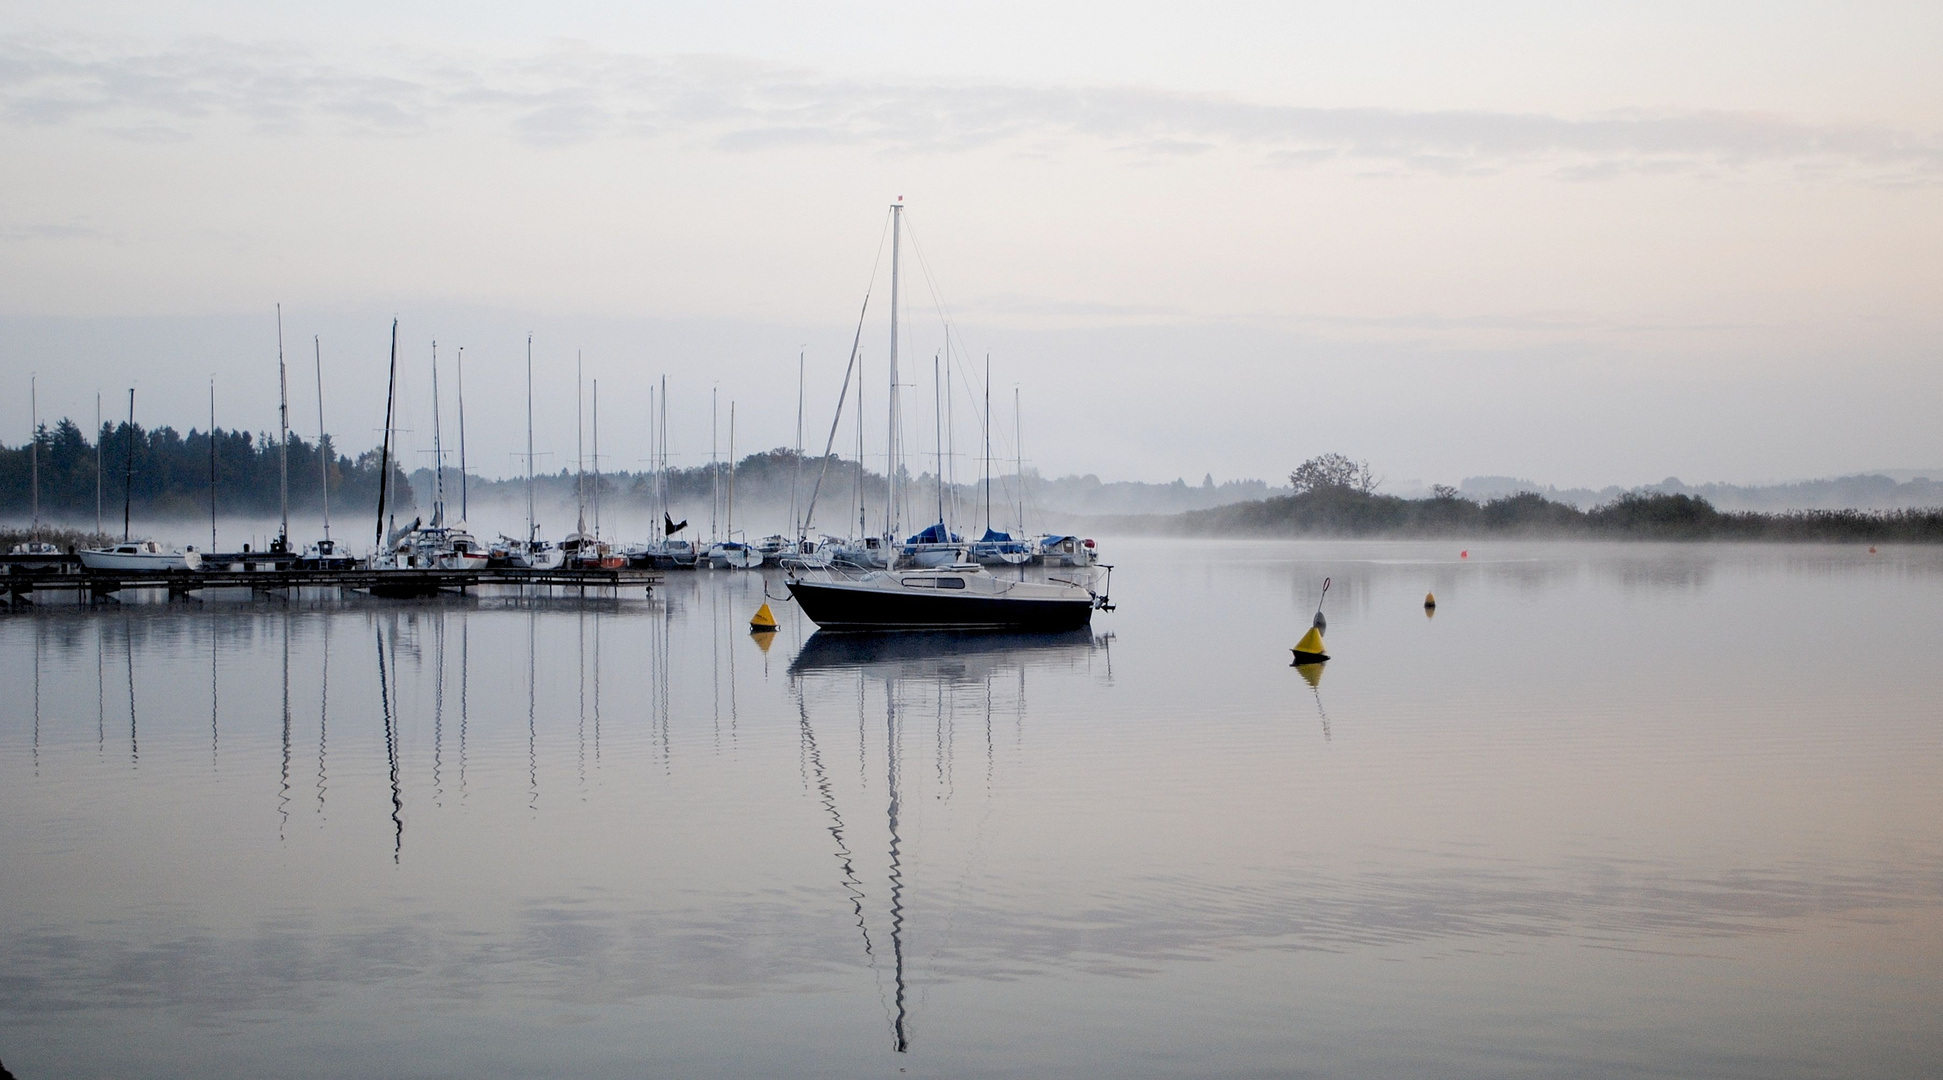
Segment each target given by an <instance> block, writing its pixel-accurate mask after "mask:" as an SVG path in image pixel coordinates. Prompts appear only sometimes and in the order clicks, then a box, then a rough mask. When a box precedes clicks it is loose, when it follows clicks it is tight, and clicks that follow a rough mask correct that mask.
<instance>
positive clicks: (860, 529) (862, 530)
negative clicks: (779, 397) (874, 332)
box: [857, 350, 870, 541]
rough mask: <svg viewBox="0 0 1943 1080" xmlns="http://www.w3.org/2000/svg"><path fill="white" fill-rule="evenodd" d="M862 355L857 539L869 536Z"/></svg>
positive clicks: (861, 362) (860, 356) (860, 355)
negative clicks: (865, 502) (866, 506)
mask: <svg viewBox="0 0 1943 1080" xmlns="http://www.w3.org/2000/svg"><path fill="white" fill-rule="evenodd" d="M865 513H866V511H865V509H864V354H863V352H862V350H859V351H858V353H857V539H858V540H859V541H861V540H862V539H863V538H864V537H866V536H868V535H870V530H869V529H868V528H867V527H866V526H865V525H864V517H865Z"/></svg>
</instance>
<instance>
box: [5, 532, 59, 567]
mask: <svg viewBox="0 0 1943 1080" xmlns="http://www.w3.org/2000/svg"><path fill="white" fill-rule="evenodd" d="M66 562H67V556H66V555H64V554H62V552H61V549H60V548H59V547H57V546H55V545H53V544H50V543H48V542H47V541H45V540H29V541H27V542H25V543H21V544H15V545H14V546H13V550H12V551H10V552H8V553H7V566H8V567H9V568H11V569H12V570H13V571H14V572H16V573H22V574H31V573H37V572H39V571H43V570H55V569H59V568H60V567H61V566H62V565H63V564H64V563H66Z"/></svg>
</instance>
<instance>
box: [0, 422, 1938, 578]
mask: <svg viewBox="0 0 1943 1080" xmlns="http://www.w3.org/2000/svg"><path fill="white" fill-rule="evenodd" d="M131 432H132V439H131ZM37 437H38V442H39V443H40V447H39V465H38V468H39V473H40V500H39V502H40V510H41V515H42V518H43V521H44V522H45V523H46V525H45V526H44V527H43V529H42V530H41V534H40V535H41V536H43V537H44V536H46V535H48V534H50V533H53V532H55V531H58V530H59V529H60V528H61V527H60V526H59V525H56V524H55V522H59V521H65V522H67V523H75V522H78V521H80V520H82V519H84V518H86V517H87V516H88V515H90V514H92V513H93V512H94V511H95V508H96V505H97V503H96V500H97V490H99V492H100V494H99V498H100V501H101V503H102V504H103V507H104V509H107V510H113V511H119V508H120V503H121V502H122V499H123V493H124V488H125V487H126V486H128V485H126V484H125V477H126V475H127V467H128V455H129V451H130V444H131V442H132V444H133V456H134V477H133V479H134V482H133V484H132V488H133V490H132V492H131V494H132V496H133V497H132V500H131V501H132V503H133V507H134V510H135V512H136V513H138V514H140V515H142V516H143V517H145V518H148V519H151V522H152V519H154V518H155V517H157V516H161V517H166V518H181V519H184V520H187V519H190V518H198V517H201V516H204V515H206V514H207V513H208V506H209V486H210V478H209V455H210V437H209V435H208V433H206V432H200V431H197V430H195V429H193V428H192V429H190V431H189V432H188V433H187V434H186V435H184V434H180V433H178V432H176V431H175V430H174V429H173V428H169V427H166V426H165V427H159V428H154V429H144V428H142V427H141V426H140V425H137V426H135V427H134V428H133V429H130V428H129V426H128V425H127V424H126V423H118V424H104V425H102V428H101V430H100V431H99V432H98V433H97V436H96V438H95V439H94V440H90V439H89V438H88V436H87V433H86V432H84V431H83V430H82V429H81V428H80V427H79V426H78V425H76V424H74V423H73V422H72V421H69V420H65V419H64V420H62V421H60V422H59V423H58V424H56V425H54V426H52V427H48V426H45V425H43V426H42V427H41V428H40V429H39V431H38V432H37ZM215 442H216V447H215V449H216V459H217V475H216V499H217V503H218V504H219V506H220V508H221V511H222V513H223V514H224V515H226V516H227V515H236V514H243V515H252V514H254V515H258V516H261V515H265V514H273V513H274V512H275V510H276V507H277V505H278V492H279V487H278V458H279V454H278V447H277V442H276V438H275V437H274V435H252V434H251V433H249V432H245V431H224V430H222V429H220V428H218V429H217V430H216V439H215ZM97 445H98V446H99V447H100V449H101V451H102V455H101V459H100V464H101V478H100V481H99V483H100V487H99V489H97V487H96V484H97V481H96V473H95V470H96V461H97V458H96V456H95V454H96V447H97ZM320 459H321V461H320ZM377 459H378V452H377V450H376V449H372V450H367V451H365V452H363V453H361V454H359V455H357V456H356V457H355V458H351V457H348V456H344V455H342V454H340V453H339V452H338V451H337V450H336V448H335V447H333V446H332V444H331V441H330V439H329V437H328V436H326V437H325V438H323V439H321V440H319V441H318V442H306V441H305V440H304V439H303V438H302V437H300V436H298V435H296V433H294V432H293V433H292V434H291V439H290V505H291V507H292V509H294V510H312V509H314V508H315V507H316V506H317V505H318V503H319V501H320V500H319V495H320V488H321V484H320V482H319V481H320V473H321V472H322V470H321V469H320V464H322V462H325V461H327V462H329V470H328V471H329V477H330V488H331V501H332V504H333V509H338V508H340V507H341V508H342V509H341V513H343V514H344V515H345V516H346V517H348V518H357V517H359V516H361V515H363V514H364V513H365V512H366V511H367V510H368V508H369V507H370V506H372V505H373V504H374V502H375V500H376V497H377V489H378V483H377V479H378V461H377ZM799 470H800V471H799ZM31 472H32V463H31V461H30V447H29V446H28V445H22V446H18V447H14V446H6V445H0V511H4V512H5V513H6V514H7V515H8V516H10V517H18V518H24V517H26V516H27V513H26V512H27V510H28V508H29V505H30V502H31V499H30V474H31ZM730 475H733V476H734V480H733V481H732V482H733V483H734V484H735V485H736V486H737V490H738V503H744V504H745V505H748V506H749V507H750V510H751V512H753V513H761V512H762V510H763V509H765V508H766V509H769V510H774V509H775V508H777V507H783V506H788V505H791V492H792V488H795V487H797V486H798V485H801V487H802V488H808V487H809V486H811V484H812V482H813V480H814V478H815V477H817V476H818V475H823V476H824V479H825V484H824V497H825V499H826V500H827V502H826V511H827V512H826V513H825V514H823V515H822V518H823V520H824V521H829V522H832V523H834V521H835V520H843V519H844V515H845V513H846V511H845V510H844V509H843V508H844V507H846V506H848V505H849V504H850V501H851V495H852V492H853V491H854V490H855V488H856V483H857V465H856V462H855V461H851V460H846V459H844V458H842V457H841V456H838V455H832V456H831V457H830V458H829V460H828V461H827V462H825V460H824V459H823V458H821V457H810V456H808V455H805V456H803V457H802V458H801V459H800V462H799V458H798V457H797V455H796V454H795V453H794V452H792V451H790V450H788V449H785V448H777V449H774V450H769V451H763V452H758V453H754V454H750V455H748V456H746V457H744V458H742V459H741V460H739V461H735V462H733V463H731V462H728V461H723V462H721V463H720V464H719V465H709V464H696V465H691V466H687V467H678V468H671V469H669V470H668V472H667V474H666V477H665V480H666V483H667V487H668V498H669V502H670V504H671V509H673V510H674V512H675V514H676V516H677V517H681V516H688V517H695V516H696V515H697V514H698V513H700V514H702V515H706V513H707V506H708V505H709V504H710V503H711V502H712V501H713V500H715V499H716V498H718V497H719V493H720V489H721V487H722V485H723V484H724V483H725V482H729V481H728V478H729V476H730ZM469 480H470V483H471V485H472V486H471V498H472V501H473V502H475V503H480V504H483V505H490V504H492V503H495V502H497V503H503V504H505V505H507V506H512V505H515V504H518V503H523V501H524V492H525V480H524V478H513V479H488V478H485V477H481V476H478V475H476V474H475V475H472V476H471V477H470V478H469ZM992 481H993V486H994V493H993V494H994V496H995V501H996V503H997V504H998V505H1000V506H1006V507H1011V506H1014V505H1017V504H1018V503H1019V502H1021V501H1022V502H1024V503H1026V504H1029V506H1030V507H1031V509H1032V517H1033V518H1035V519H1038V520H1039V521H1042V522H1044V523H1045V524H1046V525H1048V526H1053V527H1060V528H1065V529H1067V530H1069V531H1070V530H1072V529H1078V528H1082V527H1083V528H1085V529H1088V530H1091V531H1094V532H1099V533H1109V534H1111V533H1120V534H1126V535H1147V536H1181V537H1223V536H1227V537H1327V538H1341V539H1432V538H1446V539H1448V538H1462V537H1471V536H1505V537H1522V538H1532V539H1539V538H1556V539H1575V538H1576V539H1637V540H1749V541H1758V540H1772V541H1800V542H1817V541H1819V542H1837V543H1856V542H1859V543H1943V506H1938V507H1917V508H1903V509H1893V510H1861V509H1816V510H1780V511H1758V510H1721V509H1719V508H1718V507H1716V506H1714V505H1713V504H1712V503H1710V502H1709V501H1708V500H1707V499H1706V498H1704V497H1702V496H1700V495H1695V494H1690V493H1686V492H1665V491H1653V490H1635V491H1630V492H1622V493H1620V494H1618V495H1617V496H1616V497H1614V498H1612V499H1610V500H1609V501H1606V502H1604V503H1601V504H1598V505H1594V506H1590V507H1583V508H1582V507H1581V506H1580V505H1577V504H1575V503H1573V502H1570V501H1566V500H1565V497H1564V494H1563V493H1557V492H1554V493H1552V494H1554V495H1557V496H1559V497H1556V498H1548V497H1547V496H1546V495H1545V494H1541V493H1539V492H1537V491H1521V492H1517V493H1513V494H1504V495H1498V496H1495V497H1480V496H1478V495H1476V494H1470V493H1466V492H1461V491H1459V490H1458V489H1456V488H1453V487H1448V486H1444V485H1438V486H1436V487H1434V488H1433V489H1432V491H1431V494H1430V495H1429V496H1428V497H1424V498H1412V497H1406V496H1398V495H1387V494H1383V493H1381V492H1379V491H1377V486H1378V482H1377V480H1376V479H1375V477H1374V476H1373V475H1372V474H1371V472H1370V469H1369V465H1368V463H1367V462H1357V461H1352V460H1351V459H1349V458H1347V457H1345V456H1343V455H1341V454H1324V455H1322V456H1320V457H1316V458H1311V459H1310V460H1308V461H1305V462H1303V463H1302V464H1301V465H1300V466H1298V467H1297V468H1296V469H1295V470H1294V471H1293V472H1292V473H1290V474H1289V483H1290V487H1289V488H1287V489H1271V488H1269V487H1268V486H1267V485H1266V484H1264V483H1262V482H1261V481H1237V482H1231V483H1229V484H1224V485H1221V486H1220V487H1216V485H1215V484H1214V483H1213V479H1212V477H1210V478H1208V479H1207V480H1205V481H1204V482H1203V484H1202V486H1201V487H1200V488H1198V489H1197V488H1192V487H1189V486H1188V485H1186V484H1184V483H1180V482H1177V483H1176V484H1175V485H1160V487H1163V488H1172V487H1178V488H1180V489H1182V491H1183V492H1187V493H1189V494H1191V495H1193V496H1194V497H1197V498H1219V497H1222V496H1223V495H1228V496H1232V495H1237V494H1242V493H1243V492H1247V493H1249V494H1254V493H1256V492H1263V493H1267V492H1272V491H1277V490H1286V491H1290V492H1292V494H1268V495H1267V497H1265V498H1255V499H1249V500H1247V501H1232V502H1225V503H1222V504H1219V505H1215V506H1209V507H1204V508H1199V509H1188V510H1184V511H1181V512H1177V513H1165V512H1160V513H1135V514H1126V513H1122V514H1100V513H1091V514H1089V513H1087V510H1088V509H1091V506H1090V505H1089V503H1090V502H1091V500H1090V499H1089V498H1086V497H1084V496H1087V495H1098V494H1099V493H1100V492H1102V491H1105V490H1106V489H1108V488H1111V487H1114V486H1115V485H1102V484H1101V483H1100V482H1099V481H1098V480H1097V479H1096V478H1093V477H1085V478H1077V477H1068V478H1066V479H1065V480H1062V481H1049V480H1047V479H1046V478H1044V477H1041V476H1038V475H1037V474H1033V473H1030V472H1028V473H1027V475H1025V476H1023V477H1017V476H994V477H993V478H992ZM534 482H535V484H534V486H535V488H536V495H537V496H538V500H539V503H540V505H541V507H542V509H543V510H545V512H546V515H547V517H548V518H549V519H557V518H558V517H559V515H560V514H562V513H564V512H566V509H567V508H570V507H572V506H573V505H574V503H575V500H576V498H577V497H585V498H594V497H595V496H594V491H593V489H594V488H595V486H596V482H595V478H594V477H591V476H590V477H587V478H585V479H584V481H583V480H581V479H578V478H576V476H575V475H574V473H573V472H572V471H571V470H569V469H566V468H562V469H560V470H559V471H557V472H553V473H541V474H538V475H536V476H535V477H534ZM907 482H909V483H914V484H916V485H918V486H919V487H920V488H924V487H928V486H929V485H931V484H933V483H934V482H935V480H934V479H933V477H932V476H931V475H930V474H929V473H923V474H919V475H915V476H912V475H908V474H907ZM457 483H458V476H457V470H456V469H453V468H452V467H451V466H449V465H448V473H447V479H446V486H447V490H448V500H449V498H450V495H451V489H452V488H453V487H454V485H455V484H457ZM1019 484H1023V485H1024V489H1025V490H1024V491H1023V492H1021V491H1020V490H1019V488H1018V487H1017V486H1016V485H1019ZM392 485H393V490H392V497H393V504H394V505H395V506H396V507H397V510H398V512H399V513H401V514H409V513H414V512H416V513H421V514H422V513H424V512H425V511H426V509H427V508H426V507H424V506H422V505H420V500H419V498H418V497H417V496H418V494H419V493H420V492H429V491H430V490H431V488H432V487H433V477H432V474H431V472H430V470H429V469H428V468H427V467H425V465H423V464H417V467H415V468H412V469H410V470H409V471H408V470H407V469H406V468H405V467H404V466H403V465H400V464H397V463H394V464H393V466H392ZM883 485H884V477H883V476H882V474H881V473H877V472H872V471H870V470H868V469H866V470H864V476H863V490H864V491H865V493H866V497H867V498H868V496H869V495H871V494H874V493H877V492H880V491H881V490H882V488H883ZM1062 485H1063V486H1062ZM1118 486H1121V487H1126V486H1129V485H1118ZM598 487H599V489H600V495H599V496H598V498H601V499H605V500H607V501H608V503H609V505H610V506H612V507H614V508H615V509H617V510H620V509H634V510H639V509H642V508H651V506H652V504H653V503H654V501H655V500H654V497H653V492H654V487H655V484H654V477H653V476H652V475H651V474H649V473H646V472H632V471H619V472H610V473H607V474H605V475H603V476H601V477H599V480H598ZM798 494H799V495H801V496H805V497H806V496H807V491H801V490H799V491H798ZM1175 494H1176V495H1179V494H1180V493H1178V492H1177V493H1175ZM1076 495H1077V496H1079V497H1071V496H1076ZM1063 496H1064V497H1063ZM947 497H948V498H949V499H950V500H951V501H952V503H953V505H955V506H957V507H958V508H959V509H960V511H961V512H962V511H963V510H965V509H968V508H971V507H976V506H978V505H979V502H980V500H981V499H982V497H983V496H982V495H981V493H980V489H979V487H978V485H977V483H976V482H973V483H959V484H954V485H952V492H951V493H950V494H949V495H948V496H947ZM745 500H746V503H745ZM1175 505H1179V504H1178V503H1176V504H1175ZM108 516H111V517H112V516H117V515H116V514H109V515H108ZM740 516H741V515H740V514H738V517H740ZM976 516H977V515H976V514H975V513H974V514H973V517H974V518H975V517H976ZM995 516H997V515H995ZM1010 517H1011V515H1006V516H1005V520H1009V518H1010ZM960 527H961V528H962V527H963V525H962V524H961V526H960ZM18 531H19V532H20V533H21V538H24V537H25V533H26V530H24V529H22V530H18ZM0 535H11V534H10V533H8V534H0ZM76 535H79V533H78V532H77V534H76ZM6 546H7V547H8V548H11V546H12V542H11V541H10V542H8V543H7V545H6Z"/></svg>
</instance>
